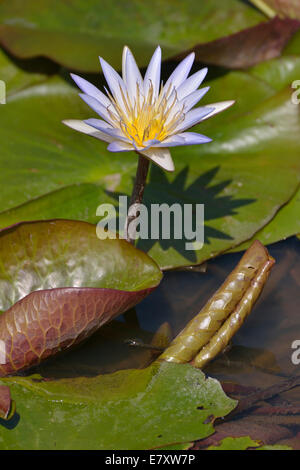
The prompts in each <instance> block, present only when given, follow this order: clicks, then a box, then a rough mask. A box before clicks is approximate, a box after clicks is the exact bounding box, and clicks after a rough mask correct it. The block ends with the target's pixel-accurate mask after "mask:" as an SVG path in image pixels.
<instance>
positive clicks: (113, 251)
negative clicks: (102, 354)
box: [0, 220, 162, 376]
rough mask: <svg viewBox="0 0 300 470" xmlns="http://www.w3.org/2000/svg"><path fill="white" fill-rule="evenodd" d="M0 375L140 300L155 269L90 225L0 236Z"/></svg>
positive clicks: (66, 344) (49, 225)
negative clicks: (101, 236) (101, 235)
mask: <svg viewBox="0 0 300 470" xmlns="http://www.w3.org/2000/svg"><path fill="white" fill-rule="evenodd" d="M0 266H1V274H0V290H1V296H0V310H5V312H4V313H3V314H2V315H0V337H1V341H0V376H1V375H2V376H3V375H7V374H12V373H15V372H16V371H19V370H21V369H24V368H27V367H29V366H32V365H35V364H38V363H39V362H40V361H41V360H43V359H45V358H47V357H49V356H51V355H53V354H56V353H57V352H59V351H61V350H64V349H67V348H70V347H71V346H73V345H74V344H77V343H78V342H80V341H82V340H83V339H85V338H87V337H88V336H90V335H91V334H92V333H93V332H94V331H96V330H97V329H98V328H99V327H100V326H101V325H103V324H104V323H106V322H108V321H109V320H111V319H112V318H114V317H115V316H117V315H119V314H121V313H123V312H124V311H126V310H128V309H129V308H131V307H132V306H134V305H135V304H137V303H138V302H140V301H141V300H142V299H143V298H144V297H146V296H147V295H148V294H149V293H150V292H151V291H152V290H153V289H154V288H155V287H156V286H157V285H158V284H159V282H160V280H161V277H162V274H161V271H160V269H159V268H158V266H157V265H156V263H155V262H154V261H153V260H152V259H151V258H149V257H148V256H147V255H146V254H145V253H143V252H141V251H139V250H137V249H136V248H134V247H133V246H132V245H130V244H129V243H128V242H126V241H125V240H118V239H114V240H109V239H106V240H100V239H99V238H98V237H97V235H96V230H95V226H93V225H91V224H88V223H84V222H76V221H67V220H53V221H44V222H31V223H26V222H25V223H20V224H17V225H15V226H13V227H11V228H8V229H5V230H2V231H0Z"/></svg>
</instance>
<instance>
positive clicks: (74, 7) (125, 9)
mask: <svg viewBox="0 0 300 470" xmlns="http://www.w3.org/2000/svg"><path fill="white" fill-rule="evenodd" d="M20 12H21V16H20ZM0 17H1V24H0V42H1V44H2V45H3V46H4V47H5V48H7V49H8V50H9V51H10V52H12V53H13V54H15V55H16V56H18V57H21V58H28V57H37V56H46V57H49V58H51V59H53V60H55V61H57V62H58V63H60V64H63V65H64V66H66V67H69V68H71V69H76V70H82V71H86V72H97V71H98V69H99V66H98V64H99V62H98V56H99V55H101V56H105V57H107V58H109V59H110V62H111V64H112V65H113V66H115V67H119V66H120V51H121V50H122V48H123V46H124V45H125V44H127V45H128V46H132V47H134V49H135V55H136V57H137V61H138V64H139V66H145V65H147V63H148V61H149V59H150V57H151V54H152V53H153V49H154V48H155V47H156V46H157V44H161V45H162V46H163V49H164V57H165V58H166V57H171V56H173V55H174V54H177V53H180V52H183V51H185V50H187V49H189V48H191V47H193V46H195V44H199V43H205V42H207V41H212V40H214V39H216V38H219V37H222V36H227V35H229V34H232V33H235V32H237V31H240V30H242V29H244V28H247V27H250V26H253V25H255V24H257V23H259V22H262V21H264V20H265V17H264V15H262V14H261V13H260V12H258V11H255V10H254V9H253V8H251V7H249V6H248V5H245V4H243V3H242V2H240V1H238V0H223V2H222V8H219V2H218V0H211V1H209V2H199V1H198V0H186V1H185V2H181V1H180V0H163V1H161V0H154V1H152V2H151V3H149V2H140V1H138V0H113V1H112V0H101V2H99V1H98V0H69V1H68V2H65V1H64V2H61V1H54V2H53V0H43V1H42V2H38V3H37V2H36V1H34V0H27V2H26V9H24V7H23V3H22V1H21V0H12V1H10V2H9V3H2V4H1V5H0ZM220 24H221V25H222V27H221V28H220Z"/></svg>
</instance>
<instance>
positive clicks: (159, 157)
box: [139, 147, 175, 171]
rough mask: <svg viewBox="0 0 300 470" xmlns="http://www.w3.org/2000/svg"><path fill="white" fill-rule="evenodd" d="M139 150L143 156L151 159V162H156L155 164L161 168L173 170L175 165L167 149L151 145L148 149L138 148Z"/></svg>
mask: <svg viewBox="0 0 300 470" xmlns="http://www.w3.org/2000/svg"><path fill="white" fill-rule="evenodd" d="M139 152H140V153H141V154H142V155H144V156H145V157H147V158H149V160H151V161H152V162H154V163H156V165H158V166H160V167H161V168H162V169H163V170H166V171H174V170H175V166H174V163H173V160H172V157H171V154H170V150H169V149H167V148H157V147H151V148H150V149H148V150H143V151H141V150H139Z"/></svg>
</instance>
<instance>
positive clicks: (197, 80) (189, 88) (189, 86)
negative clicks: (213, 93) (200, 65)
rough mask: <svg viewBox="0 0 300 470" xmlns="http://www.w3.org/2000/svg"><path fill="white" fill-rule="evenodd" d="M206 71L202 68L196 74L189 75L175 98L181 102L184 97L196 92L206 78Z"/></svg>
mask: <svg viewBox="0 0 300 470" xmlns="http://www.w3.org/2000/svg"><path fill="white" fill-rule="evenodd" d="M207 71H208V69H207V68H204V69H201V70H199V71H198V72H196V73H194V74H193V75H191V76H190V77H189V78H187V79H186V80H185V81H184V82H183V83H182V84H181V85H180V87H178V89H177V96H178V99H179V100H182V99H183V98H185V97H186V96H188V95H190V94H191V93H193V91H195V90H197V88H198V87H199V86H200V85H201V83H202V82H203V80H204V79H205V77H206V74H207Z"/></svg>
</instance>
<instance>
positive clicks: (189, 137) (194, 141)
mask: <svg viewBox="0 0 300 470" xmlns="http://www.w3.org/2000/svg"><path fill="white" fill-rule="evenodd" d="M211 141H212V139H210V138H209V137H206V135H202V134H198V133H197V132H183V133H181V134H175V135H171V137H168V138H167V139H165V140H163V141H162V142H160V143H159V144H156V145H155V147H178V146H181V145H198V144H206V143H208V142H211Z"/></svg>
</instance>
